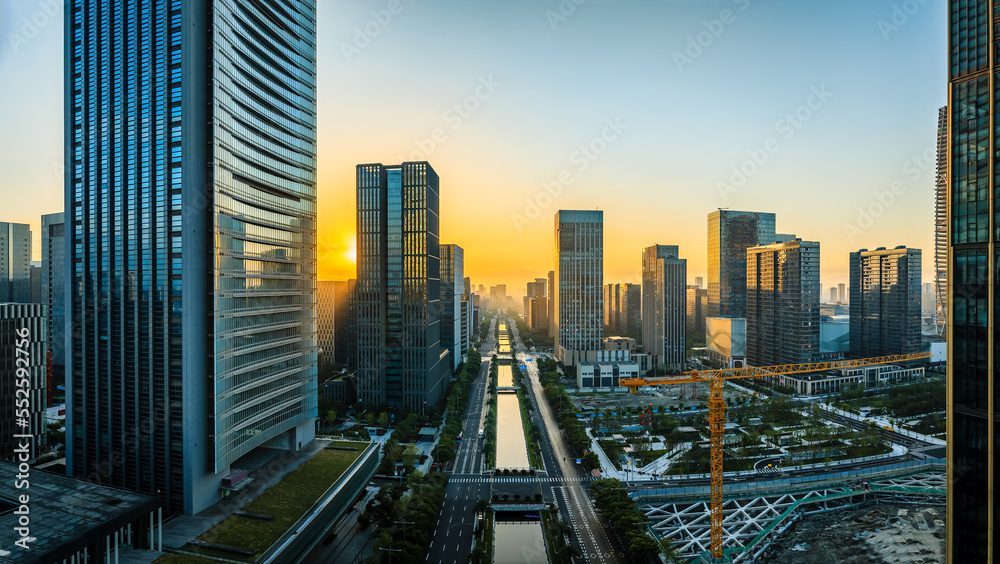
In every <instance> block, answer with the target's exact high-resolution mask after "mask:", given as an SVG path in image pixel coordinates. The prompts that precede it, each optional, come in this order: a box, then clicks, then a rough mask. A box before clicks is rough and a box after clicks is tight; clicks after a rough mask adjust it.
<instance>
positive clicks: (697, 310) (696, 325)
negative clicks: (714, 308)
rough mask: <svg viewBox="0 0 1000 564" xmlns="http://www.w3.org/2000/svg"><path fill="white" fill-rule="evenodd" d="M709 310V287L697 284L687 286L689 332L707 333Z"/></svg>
mask: <svg viewBox="0 0 1000 564" xmlns="http://www.w3.org/2000/svg"><path fill="white" fill-rule="evenodd" d="M707 310H708V289H706V288H699V287H698V286H697V285H695V286H688V287H687V332H688V333H699V334H701V335H704V334H705V312H706V311H707Z"/></svg>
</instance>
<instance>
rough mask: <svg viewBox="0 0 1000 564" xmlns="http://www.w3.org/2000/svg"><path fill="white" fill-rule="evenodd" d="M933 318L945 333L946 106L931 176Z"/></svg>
mask: <svg viewBox="0 0 1000 564" xmlns="http://www.w3.org/2000/svg"><path fill="white" fill-rule="evenodd" d="M934 293H935V300H934V306H935V307H934V318H935V319H934V321H935V325H936V326H937V334H938V335H940V336H942V337H943V336H944V335H945V325H946V324H947V321H948V106H945V107H943V108H939V109H938V125H937V170H936V174H935V176H934Z"/></svg>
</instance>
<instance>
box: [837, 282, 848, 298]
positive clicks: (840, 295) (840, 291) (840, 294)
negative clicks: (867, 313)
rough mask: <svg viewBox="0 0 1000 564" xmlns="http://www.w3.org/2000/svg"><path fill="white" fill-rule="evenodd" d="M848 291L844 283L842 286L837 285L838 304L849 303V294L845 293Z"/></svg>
mask: <svg viewBox="0 0 1000 564" xmlns="http://www.w3.org/2000/svg"><path fill="white" fill-rule="evenodd" d="M846 289H847V288H846V287H845V285H844V283H843V282H841V283H840V284H837V301H838V302H840V303H846V302H847V295H846V294H847V292H846V291H845V290H846Z"/></svg>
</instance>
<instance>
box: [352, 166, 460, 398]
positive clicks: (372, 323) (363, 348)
mask: <svg viewBox="0 0 1000 564" xmlns="http://www.w3.org/2000/svg"><path fill="white" fill-rule="evenodd" d="M357 175H358V176H357V185H358V220H357V225H358V234H357V238H358V243H357V249H358V254H357V256H358V282H357V287H356V289H355V304H356V307H355V327H356V328H357V343H358V344H357V350H358V358H357V363H358V364H357V366H358V369H357V377H358V397H359V399H360V401H361V402H363V403H365V404H367V405H370V406H381V405H386V406H388V407H389V408H390V409H393V410H399V409H404V408H405V409H408V410H410V411H412V412H415V413H426V412H427V410H428V409H429V408H431V407H433V406H434V404H435V403H437V401H438V399H440V398H441V396H442V394H443V393H444V386H445V383H446V382H447V378H448V374H449V373H450V369H449V367H450V366H451V365H450V364H449V363H450V362H451V359H450V358H449V352H448V349H445V348H442V346H441V280H440V271H441V270H440V269H441V263H440V247H441V245H440V239H439V225H440V220H439V216H438V206H439V202H440V200H439V197H438V186H439V180H438V175H437V173H436V172H434V169H433V168H431V165H430V164H428V163H427V162H407V163H403V164H400V165H394V166H383V165H381V164H365V165H358V167H357Z"/></svg>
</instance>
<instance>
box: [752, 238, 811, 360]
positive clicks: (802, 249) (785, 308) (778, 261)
mask: <svg viewBox="0 0 1000 564" xmlns="http://www.w3.org/2000/svg"><path fill="white" fill-rule="evenodd" d="M819 294H820V282H819V243H817V242H815V241H803V240H801V239H793V240H791V241H789V242H787V243H774V244H772V245H762V246H759V247H751V248H749V249H747V317H746V320H747V363H749V364H750V365H751V366H773V365H776V364H795V363H801V362H810V361H811V360H813V359H814V358H816V357H817V356H818V355H819V352H820V346H819V301H820V299H819V298H820V296H819Z"/></svg>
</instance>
